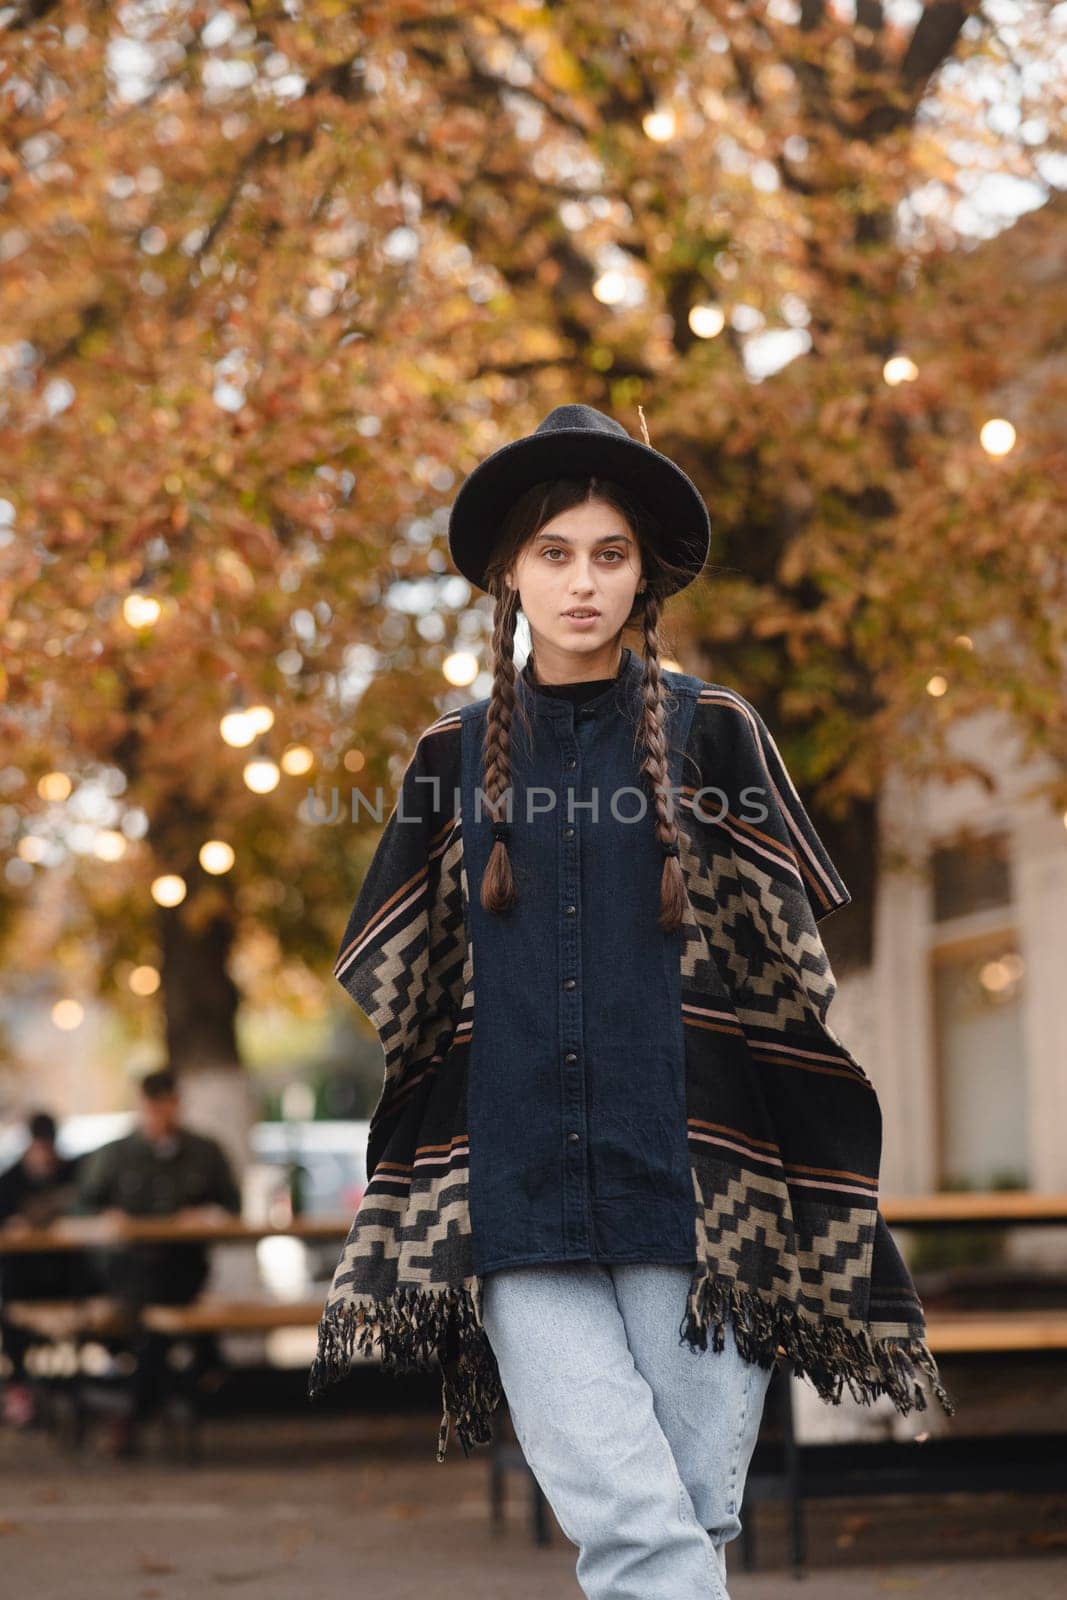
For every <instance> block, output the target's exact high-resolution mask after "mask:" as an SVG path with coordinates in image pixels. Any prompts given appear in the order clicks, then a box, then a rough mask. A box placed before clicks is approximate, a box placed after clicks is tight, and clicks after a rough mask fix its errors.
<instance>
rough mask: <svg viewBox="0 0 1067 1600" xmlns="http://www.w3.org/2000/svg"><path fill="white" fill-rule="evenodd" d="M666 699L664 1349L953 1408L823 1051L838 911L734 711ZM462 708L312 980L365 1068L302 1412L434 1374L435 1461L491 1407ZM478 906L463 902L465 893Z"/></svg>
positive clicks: (875, 1135) (875, 1130)
mask: <svg viewBox="0 0 1067 1600" xmlns="http://www.w3.org/2000/svg"><path fill="white" fill-rule="evenodd" d="M663 679H664V684H665V688H666V690H667V692H668V693H670V692H671V690H672V689H674V690H680V691H682V692H683V693H689V694H691V695H692V698H693V702H694V704H693V711H692V718H691V721H690V723H689V733H688V738H687V742H686V748H685V756H686V760H685V762H684V772H685V774H686V779H685V781H684V783H683V786H682V787H681V789H680V791H676V804H677V814H678V831H679V846H680V849H679V860H680V863H681V866H682V870H683V873H684V876H685V882H686V889H687V893H688V901H689V904H688V907H687V909H686V913H685V921H684V924H683V929H682V938H681V940H680V950H681V956H680V960H681V999H682V1021H683V1031H684V1039H685V1082H686V1097H687V1107H686V1115H687V1134H688V1149H689V1168H690V1173H691V1176H692V1187H693V1243H694V1257H695V1262H696V1265H695V1268H694V1270H693V1273H692V1277H691V1281H690V1285H689V1292H688V1298H687V1303H686V1307H685V1314H684V1316H683V1319H682V1322H681V1326H680V1328H679V1330H678V1332H679V1338H680V1339H684V1340H686V1341H687V1342H688V1343H689V1344H691V1345H692V1346H693V1347H694V1348H696V1349H701V1350H704V1349H706V1348H707V1340H708V1335H709V1333H710V1335H711V1338H712V1349H713V1350H715V1351H718V1350H722V1349H723V1347H724V1343H725V1334H724V1330H725V1322H726V1319H727V1317H729V1318H731V1319H732V1321H733V1325H734V1330H735V1334H736V1339H737V1344H738V1348H739V1349H740V1351H741V1354H742V1355H743V1356H744V1357H745V1358H746V1359H747V1360H750V1361H754V1362H756V1363H758V1364H759V1365H760V1366H761V1367H763V1368H769V1367H770V1366H772V1365H773V1364H774V1362H775V1361H776V1359H777V1358H778V1356H779V1355H784V1356H785V1357H787V1358H788V1359H789V1361H790V1362H791V1363H792V1364H793V1368H794V1370H795V1371H796V1372H797V1373H798V1374H800V1375H802V1376H804V1377H806V1378H807V1379H808V1380H809V1381H810V1382H811V1383H812V1384H813V1385H814V1387H815V1389H816V1390H817V1392H818V1394H819V1395H820V1397H821V1398H822V1399H824V1400H826V1401H829V1402H832V1403H833V1404H838V1403H839V1402H840V1399H841V1395H842V1390H843V1388H844V1387H845V1386H846V1385H847V1386H848V1389H849V1391H850V1392H851V1394H852V1395H853V1396H854V1398H855V1399H856V1400H857V1401H859V1402H861V1403H864V1404H870V1403H871V1402H872V1401H873V1400H875V1399H876V1398H877V1397H878V1396H880V1395H882V1394H888V1395H889V1396H890V1397H891V1398H892V1401H893V1403H894V1405H895V1406H896V1408H897V1409H898V1410H899V1411H900V1412H901V1413H902V1414H907V1413H908V1412H909V1411H911V1410H912V1409H913V1408H917V1409H919V1410H924V1409H925V1408H926V1406H927V1397H926V1394H925V1393H924V1390H923V1387H922V1385H921V1383H920V1382H919V1377H920V1374H922V1375H925V1378H926V1380H927V1384H928V1387H929V1388H930V1389H931V1390H932V1392H933V1393H934V1394H935V1395H936V1396H937V1398H938V1400H939V1401H940V1403H941V1405H942V1407H943V1409H944V1410H945V1412H946V1413H947V1414H948V1415H952V1414H953V1413H954V1410H955V1407H954V1404H953V1402H952V1401H951V1399H950V1397H949V1395H948V1394H947V1392H946V1390H945V1388H944V1386H943V1385H942V1383H941V1380H940V1376H939V1373H938V1369H937V1365H936V1363H935V1360H934V1358H933V1355H932V1354H931V1351H930V1349H929V1347H928V1345H927V1343H926V1325H925V1319H924V1315H923V1311H922V1307H921V1305H920V1303H919V1299H918V1296H917V1294H916V1291H915V1287H914V1284H913V1282H912V1280H911V1277H910V1275H909V1272H908V1269H907V1267H906V1265H905V1263H904V1261H903V1259H902V1258H901V1255H900V1253H899V1251H898V1249H897V1246H896V1243H895V1241H894V1239H893V1237H892V1235H891V1233H890V1232H889V1229H888V1227H887V1226H886V1223H885V1220H884V1218H883V1217H882V1215H881V1213H880V1211H879V1209H878V1177H879V1167H880V1160H881V1148H882V1118H881V1110H880V1107H879V1102H878V1098H877V1095H876V1092H875V1089H874V1086H873V1084H872V1083H871V1081H870V1079H869V1078H868V1076H867V1074H866V1073H865V1071H864V1069H863V1067H862V1066H861V1065H860V1063H859V1062H858V1061H857V1060H856V1058H855V1057H854V1056H853V1055H852V1054H851V1053H850V1051H849V1050H848V1048H847V1047H846V1046H845V1045H844V1044H843V1043H842V1042H841V1040H840V1039H839V1038H838V1037H837V1036H836V1034H835V1033H834V1032H833V1030H832V1029H831V1027H830V1025H829V1023H828V1021H827V1012H828V1010H829V1007H830V1003H831V1000H832V999H833V996H834V993H835V989H836V984H835V980H834V976H833V972H832V970H831V967H830V963H829V961H828V959H827V955H826V951H825V949H824V947H823V943H822V939H821V937H820V935H819V930H818V926H817V924H818V922H819V921H820V920H821V918H823V917H824V916H826V915H827V914H828V913H829V912H831V911H834V910H836V909H838V908H840V907H841V906H844V905H847V904H848V903H849V900H850V895H849V892H848V889H847V888H846V886H845V884H844V882H843V881H842V879H841V877H840V876H839V874H838V872H837V870H836V868H835V867H834V865H833V862H832V861H831V859H830V857H829V855H828V853H827V851H826V849H825V847H824V845H823V843H822V841H821V840H820V838H819V837H818V835H817V833H816V831H815V829H814V827H813V825H812V823H811V820H810V818H809V817H808V815H807V813H806V812H805V810H804V807H803V805H802V804H801V801H800V798H799V796H798V794H797V792H796V789H795V787H794V785H793V783H792V781H791V779H790V777H789V774H788V772H787V771H786V768H785V765H784V763H783V761H782V759H781V756H780V753H779V751H778V748H777V746H776V744H775V742H774V739H773V738H772V736H771V734H770V732H769V730H768V728H767V727H766V725H765V723H764V721H763V719H762V718H761V716H760V715H759V713H758V712H757V710H756V709H755V707H754V706H753V705H751V704H750V703H749V701H747V700H746V699H745V698H744V697H743V696H742V695H740V694H738V693H737V692H736V691H734V690H732V689H729V688H726V687H723V686H722V685H719V684H710V683H705V682H704V681H703V680H701V679H699V678H693V677H691V676H689V675H686V674H680V673H672V672H669V671H668V672H664V674H663ZM485 703H486V702H484V701H483V702H477V703H476V706H474V707H470V706H468V707H465V708H462V709H460V710H455V711H450V712H447V713H446V714H445V715H443V716H441V717H439V718H438V719H437V721H435V722H434V723H433V724H432V725H431V726H430V727H428V728H427V729H426V730H425V732H424V733H423V734H422V735H421V736H420V738H419V740H418V743H417V745H416V748H415V751H414V754H413V756H412V758H411V761H410V762H409V765H408V767H407V771H406V772H405V774H404V779H403V784H402V788H401V792H400V795H399V797H398V801H397V805H396V806H395V807H394V809H393V812H392V814H391V816H390V817H389V820H388V822H387V824H386V827H385V830H384V832H383V834H382V837H381V840H380V842H379V845H378V848H377V851H376V853H375V855H374V858H373V860H372V862H371V865H370V868H369V870H368V872H367V874H366V877H365V879H364V882H363V886H362V890H361V892H360V894H359V896H358V899H357V901H356V904H355V906H354V908H353V910H352V913H351V916H350V918H349V921H348V926H347V928H346V931H345V934H344V938H343V940H342V944H341V951H340V955H339V958H338V962H337V966H336V977H337V978H338V980H339V982H340V983H341V984H342V985H343V987H344V988H345V990H346V991H347V993H348V994H349V995H351V997H352V998H353V999H354V1000H355V1001H356V1002H357V1004H358V1005H359V1006H360V1007H361V1009H362V1010H363V1011H364V1012H365V1013H366V1015H367V1016H368V1018H369V1019H370V1021H371V1022H372V1023H373V1025H374V1028H375V1030H376V1031H377V1034H378V1037H379V1039H380V1041H381V1045H382V1048H383V1051H384V1055H385V1075H384V1083H383V1086H382V1091H381V1095H380V1098H379V1100H378V1104H377V1106H376V1107H375V1110H374V1112H373V1115H372V1118H371V1124H370V1134H369V1139H368V1146H367V1177H368V1181H367V1186H366V1189H365V1192H364V1194H363V1196H362V1198H361V1201H360V1204H359V1208H358V1210H357V1213H356V1216H355V1218H354V1220H353V1223H352V1226H351V1229H350V1231H349V1234H348V1238H347V1240H346V1241H345V1244H344V1246H343V1249H342V1251H341V1254H340V1259H339V1260H338V1263H337V1267H336V1270H335V1272H334V1276H333V1282H332V1285H331V1288H330V1290H329V1293H328V1295H327V1298H326V1304H325V1308H324V1310H323V1314H322V1318H321V1321H320V1323H319V1340H318V1353H317V1356H316V1358H315V1361H314V1362H313V1364H312V1367H311V1370H310V1374H309V1393H310V1395H311V1396H312V1397H313V1398H314V1397H315V1396H317V1395H319V1394H321V1393H322V1392H323V1391H324V1390H325V1389H326V1388H327V1387H328V1386H329V1385H330V1384H332V1383H333V1382H335V1381H336V1380H337V1379H339V1378H341V1377H343V1376H344V1375H345V1374H346V1373H347V1372H348V1370H349V1368H350V1366H351V1364H352V1360H353V1357H354V1354H355V1352H356V1351H357V1350H359V1351H360V1352H361V1353H363V1354H365V1355H375V1356H377V1357H379V1358H380V1359H381V1361H382V1362H383V1364H384V1366H385V1367H386V1369H387V1370H391V1371H394V1372H404V1371H415V1370H436V1371H438V1372H439V1373H440V1375H441V1377H442V1402H443V1413H442V1418H441V1425H440V1430H439V1433H438V1443H437V1459H438V1460H439V1461H443V1460H444V1457H445V1451H446V1448H447V1443H448V1437H449V1430H450V1427H451V1426H454V1427H455V1431H456V1435H457V1437H458V1439H459V1441H460V1444H461V1447H462V1449H463V1452H464V1454H465V1455H469V1454H470V1451H471V1448H472V1446H474V1445H477V1444H485V1443H488V1442H489V1441H490V1439H491V1437H492V1419H493V1415H494V1412H495V1411H496V1409H497V1407H498V1406H499V1404H500V1402H501V1400H502V1398H503V1392H502V1388H501V1383H500V1376H499V1372H498V1370H497V1365H496V1360H495V1357H494V1355H493V1351H492V1348H491V1346H490V1344H489V1341H488V1339H487V1336H486V1334H485V1331H484V1329H483V1326H482V1322H481V1290H482V1284H481V1280H480V1279H479V1278H478V1276H477V1275H476V1274H475V1272H474V1271H473V1267H472V1256H471V1221H470V1209H469V1204H468V1195H469V1191H468V1174H469V1160H470V1150H469V1145H468V1129H467V1115H466V1102H467V1081H468V1069H469V1064H470V1057H471V1040H472V1037H473V1029H474V1026H475V962H474V952H473V951H472V949H471V948H470V936H469V925H470V919H469V915H468V913H467V906H468V898H467V897H468V893H469V888H470V886H469V885H468V881H467V872H466V870H465V864H464V848H463V833H464V829H463V817H462V815H461V809H462V808H461V805H460V795H461V792H462V789H461V755H462V741H463V739H464V738H465V737H467V738H469V737H471V732H472V727H473V724H472V721H471V718H470V716H469V715H468V714H469V713H470V712H471V711H472V710H474V711H477V710H478V709H479V708H481V709H484V705H485ZM475 890H476V891H477V885H475Z"/></svg>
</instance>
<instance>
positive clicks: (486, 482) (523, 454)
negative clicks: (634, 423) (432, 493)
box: [448, 424, 711, 594]
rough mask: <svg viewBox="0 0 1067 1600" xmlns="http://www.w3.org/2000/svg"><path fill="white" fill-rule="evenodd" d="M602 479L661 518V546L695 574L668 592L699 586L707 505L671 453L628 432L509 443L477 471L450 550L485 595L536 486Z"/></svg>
mask: <svg viewBox="0 0 1067 1600" xmlns="http://www.w3.org/2000/svg"><path fill="white" fill-rule="evenodd" d="M615 426H618V424H615ZM594 475H595V476H597V477H602V478H610V479H612V480H613V481H614V482H616V483H618V484H621V485H622V486H623V488H625V489H628V490H629V491H630V492H631V493H632V494H634V495H635V496H636V497H637V498H638V499H639V500H641V501H642V502H643V503H644V504H645V505H647V507H648V509H649V510H650V511H651V512H652V513H653V514H654V515H655V516H656V517H657V518H658V519H659V522H660V524H661V526H662V529H663V534H662V537H661V539H660V540H659V541H658V544H657V549H658V550H659V551H660V552H661V553H662V554H663V556H664V557H665V558H666V559H667V560H668V561H670V562H672V563H673V564H674V565H676V566H679V567H681V568H683V570H684V572H685V573H686V574H687V576H685V577H683V578H681V579H674V580H672V583H671V586H670V588H669V589H668V590H667V593H670V594H673V593H677V591H678V590H680V589H684V588H685V587H686V585H687V584H689V583H692V581H693V579H694V578H695V577H697V576H698V575H699V574H700V572H701V571H702V569H703V567H704V563H705V562H706V560H707V557H708V549H709V547H710V542H711V521H710V518H709V516H708V511H707V507H706V506H705V504H704V500H703V497H702V495H701V494H700V491H699V490H698V489H697V487H696V485H695V484H694V483H693V481H692V479H691V478H689V477H688V475H687V474H686V473H685V472H683V471H682V469H681V467H679V466H677V465H676V464H675V462H673V461H672V460H671V459H670V458H669V456H665V455H663V454H661V452H660V451H658V450H655V449H653V448H652V446H651V445H647V444H644V443H642V442H641V441H640V440H637V439H632V438H631V437H630V435H629V434H627V433H626V432H625V431H624V430H621V429H620V431H619V432H618V433H614V432H611V433H609V432H601V431H600V430H599V429H596V428H587V427H579V428H558V427H557V428H553V429H551V430H550V431H546V432H537V433H532V434H528V435H527V436H526V437H524V438H522V439H516V440H515V441H514V442H513V443H511V444H506V445H502V446H501V448H500V449H499V450H496V451H494V452H493V454H492V455H490V456H487V457H486V458H485V460H484V461H482V462H480V463H479V465H478V466H477V467H475V468H474V470H473V471H472V472H471V473H470V474H469V475H468V477H467V478H466V479H465V480H464V482H463V484H462V486H461V487H460V490H459V493H458V494H457V495H456V498H455V500H454V501H453V504H452V509H451V512H450V513H449V522H448V543H449V550H450V552H451V556H452V560H453V562H454V563H455V565H456V567H457V568H458V570H459V571H460V572H461V573H462V574H463V576H464V577H465V578H467V579H469V581H470V582H471V583H472V584H474V586H475V588H477V589H483V590H484V589H485V588H486V583H485V569H486V567H487V565H488V563H489V561H490V559H491V557H492V554H493V549H494V546H495V545H496V543H497V540H498V538H499V536H500V529H501V525H502V523H503V520H504V517H505V516H506V514H507V512H508V511H509V510H510V508H511V507H512V506H513V505H514V503H515V501H516V500H517V499H518V498H519V496H520V495H522V494H524V493H525V492H526V490H527V489H530V488H532V487H533V485H534V484H535V483H544V482H546V481H548V480H550V479H553V478H573V477H578V478H582V477H590V476H594Z"/></svg>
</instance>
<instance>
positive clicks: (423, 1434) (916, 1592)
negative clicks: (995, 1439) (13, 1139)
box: [0, 1414, 1067, 1600]
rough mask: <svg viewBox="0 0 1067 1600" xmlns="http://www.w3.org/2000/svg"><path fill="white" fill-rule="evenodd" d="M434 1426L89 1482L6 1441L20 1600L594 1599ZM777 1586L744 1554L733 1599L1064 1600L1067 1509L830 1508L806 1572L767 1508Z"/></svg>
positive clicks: (360, 1432) (213, 1450) (146, 1466)
mask: <svg viewBox="0 0 1067 1600" xmlns="http://www.w3.org/2000/svg"><path fill="white" fill-rule="evenodd" d="M435 1439H436V1416H435V1415H430V1414H426V1415H421V1414H414V1415H410V1414H409V1415H405V1416H397V1417H390V1416H386V1417H369V1418H360V1417H353V1416H346V1415H337V1416H318V1417H315V1418H313V1419H306V1418H303V1417H298V1418H295V1419H291V1420H289V1419H282V1420H278V1421H258V1420H257V1421H243V1420H242V1421H233V1420H229V1421H224V1420H219V1421H217V1422H214V1423H212V1424H211V1425H210V1426H209V1427H208V1429H207V1430H206V1435H205V1446H206V1458H205V1460H204V1462H203V1463H202V1464H201V1465H200V1466H199V1467H197V1468H187V1467H180V1466H174V1465H170V1464H168V1463H167V1461H166V1460H165V1458H164V1457H163V1456H162V1455H160V1454H159V1441H158V1438H157V1437H156V1436H152V1437H150V1438H149V1439H148V1440H147V1442H146V1443H147V1453H146V1455H145V1456H144V1457H142V1459H141V1460H140V1461H135V1462H125V1463H123V1462H116V1461H112V1460H110V1459H109V1458H107V1457H106V1456H104V1455H103V1454H102V1453H101V1452H100V1450H99V1449H98V1447H97V1446H96V1444H95V1442H94V1441H93V1440H92V1439H91V1440H90V1441H89V1444H88V1445H87V1447H86V1452H85V1456H84V1460H83V1465H82V1466H81V1467H80V1468H79V1467H78V1465H77V1464H76V1462H75V1461H73V1460H72V1459H71V1458H69V1457H64V1456H63V1455H61V1454H57V1451H56V1448H55V1446H54V1444H53V1442H52V1440H51V1439H50V1438H49V1437H47V1436H46V1435H44V1434H42V1433H37V1432H30V1433H22V1434H14V1433H12V1432H0V1570H2V1571H3V1573H4V1578H5V1583H4V1591H5V1593H6V1594H10V1595H11V1596H12V1600H22V1597H23V1596H26V1597H29V1596H31V1595H32V1596H33V1597H34V1600H60V1597H62V1600H208V1597H210V1596H211V1595H214V1594H220V1595H221V1594H231V1595H239V1594H242V1593H246V1594H248V1595H254V1596H255V1600H341V1597H343V1600H357V1597H358V1600H362V1597H363V1596H364V1595H366V1596H368V1597H369V1596H371V1595H375V1596H382V1597H383V1600H409V1597H410V1600H415V1597H418V1600H557V1597H558V1600H581V1594H580V1590H579V1588H578V1585H577V1583H576V1581H575V1578H574V1557H575V1551H574V1548H573V1546H571V1545H570V1544H568V1543H567V1541H566V1540H565V1539H564V1538H563V1536H562V1534H561V1533H560V1532H559V1530H558V1529H557V1528H555V1526H554V1524H553V1542H552V1544H551V1545H550V1546H549V1547H548V1548H544V1547H541V1548H538V1547H537V1546H535V1545H533V1544H532V1542H531V1541H530V1539H529V1537H528V1535H527V1531H526V1510H527V1501H526V1492H525V1490H524V1488H523V1487H522V1486H521V1485H520V1483H519V1481H518V1479H517V1478H515V1477H514V1475H513V1478H512V1481H513V1489H512V1491H511V1495H510V1498H509V1505H508V1526H507V1529H506V1531H505V1532H504V1534H503V1535H502V1536H501V1537H499V1538H494V1537H493V1535H492V1534H491V1533H490V1531H489V1526H488V1518H487V1513H486V1478H487V1470H488V1468H487V1460H488V1456H487V1452H484V1451H476V1452H475V1453H474V1455H473V1456H472V1457H471V1458H470V1460H464V1458H463V1456H462V1452H460V1451H459V1450H458V1449H457V1448H456V1445H455V1441H453V1443H452V1445H451V1446H450V1447H449V1454H448V1457H447V1459H446V1460H445V1462H443V1463H441V1464H438V1463H437V1461H436V1460H435V1459H434V1455H433V1448H434V1442H435ZM757 1530H758V1535H759V1542H760V1550H759V1557H760V1563H761V1565H760V1570H759V1571H758V1572H756V1573H753V1574H746V1573H744V1572H743V1570H742V1569H741V1556H740V1546H739V1545H734V1546H733V1547H731V1551H730V1557H731V1559H730V1585H731V1594H732V1597H733V1600H794V1597H796V1596H798V1595H800V1596H804V1595H811V1596H815V1595H817V1596H818V1600H867V1597H874V1596H884V1595H894V1594H896V1595H908V1596H914V1597H916V1600H927V1597H929V1600H975V1597H977V1596H981V1597H982V1600H1002V1597H1003V1600H1052V1597H1053V1596H1057V1597H1058V1596H1061V1595H1063V1594H1064V1593H1067V1499H1065V1498H1063V1497H1059V1498H1056V1497H1052V1496H1049V1497H1038V1496H1018V1497H1015V1496H1010V1495H1003V1496H995V1497H994V1496H985V1497H982V1498H978V1497H971V1496H953V1497H945V1498H941V1499H939V1500H937V1501H935V1502H932V1503H928V1504H925V1505H924V1504H923V1502H922V1501H921V1500H920V1499H918V1498H914V1499H913V1498H910V1497H908V1498H904V1497H897V1498H894V1499H892V1500H889V1501H883V1502H881V1503H880V1504H879V1505H878V1506H877V1507H875V1506H873V1505H872V1504H871V1502H861V1501H855V1502H848V1501H844V1500H842V1501H833V1502H827V1503H825V1504H821V1505H816V1506H814V1507H812V1508H811V1509H810V1510H809V1513H808V1537H809V1562H810V1565H809V1570H808V1574H807V1576H806V1578H804V1579H802V1580H801V1581H800V1582H798V1581H797V1580H796V1579H795V1578H794V1577H793V1575H792V1573H791V1572H790V1571H789V1570H788V1568H787V1567H786V1565H785V1562H786V1559H787V1557H786V1546H785V1540H784V1529H783V1518H782V1512H781V1508H780V1507H778V1506H774V1505H770V1506H764V1507H760V1508H759V1513H758V1522H757Z"/></svg>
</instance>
